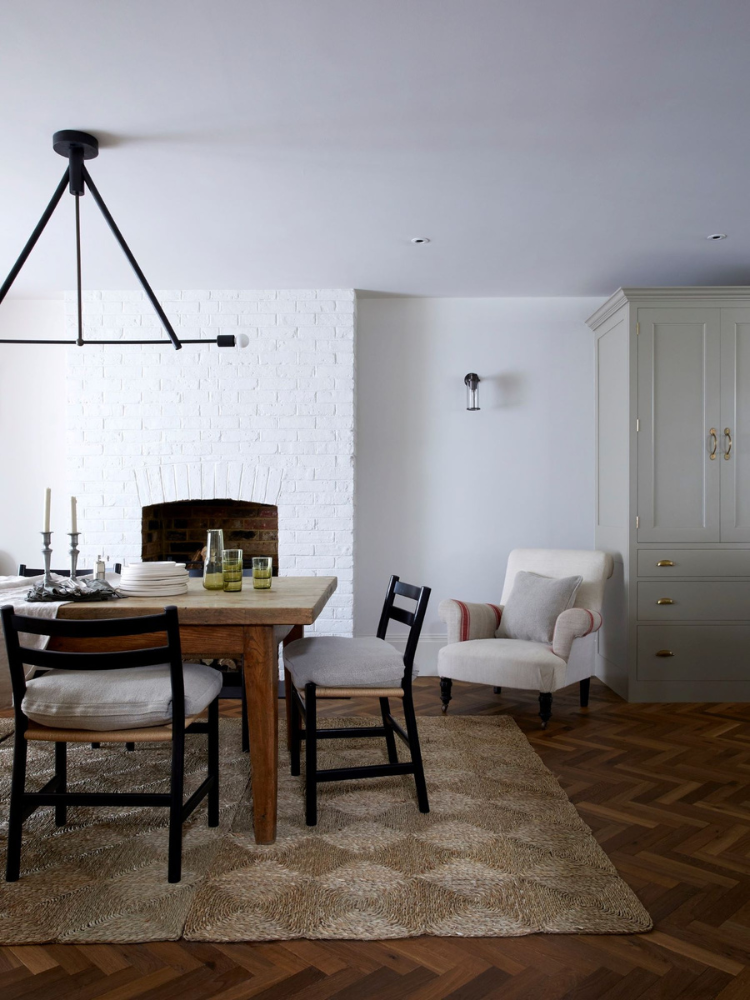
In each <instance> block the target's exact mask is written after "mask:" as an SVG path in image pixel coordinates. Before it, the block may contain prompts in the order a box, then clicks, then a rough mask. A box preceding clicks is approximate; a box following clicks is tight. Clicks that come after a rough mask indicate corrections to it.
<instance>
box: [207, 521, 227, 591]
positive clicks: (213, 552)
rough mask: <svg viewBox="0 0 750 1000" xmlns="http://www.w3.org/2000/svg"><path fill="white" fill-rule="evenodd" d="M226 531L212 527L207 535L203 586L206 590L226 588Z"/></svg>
mask: <svg viewBox="0 0 750 1000" xmlns="http://www.w3.org/2000/svg"><path fill="white" fill-rule="evenodd" d="M223 552H224V532H223V531H222V530H221V528H210V529H209V531H208V535H207V537H206V556H205V559H204V560H203V586H204V587H205V588H206V590H223V589H224V564H223V561H222V553H223Z"/></svg>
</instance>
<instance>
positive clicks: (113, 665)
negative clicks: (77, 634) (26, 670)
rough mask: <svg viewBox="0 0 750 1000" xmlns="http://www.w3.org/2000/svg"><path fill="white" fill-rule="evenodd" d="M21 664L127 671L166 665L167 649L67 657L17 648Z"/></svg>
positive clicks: (60, 654)
mask: <svg viewBox="0 0 750 1000" xmlns="http://www.w3.org/2000/svg"><path fill="white" fill-rule="evenodd" d="M18 650H19V653H20V655H21V657H22V659H23V662H24V663H26V664H27V665H29V666H33V667H45V668H46V669H54V670H122V669H124V668H126V667H152V666H155V665H156V664H157V663H169V657H170V649H169V646H149V647H148V648H147V649H129V650H123V651H122V652H117V653H67V652H65V653H64V652H60V651H58V650H51V649H29V648H28V647H27V646H19V647H18Z"/></svg>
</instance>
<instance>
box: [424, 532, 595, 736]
mask: <svg viewBox="0 0 750 1000" xmlns="http://www.w3.org/2000/svg"><path fill="white" fill-rule="evenodd" d="M613 568H614V563H613V560H612V556H610V555H609V554H608V553H606V552H597V551H590V550H588V549H514V550H513V552H511V554H510V556H509V557H508V567H507V570H506V573H505V583H504V585H503V592H502V597H501V598H500V603H499V604H468V603H466V602H464V601H457V600H446V601H441V603H440V607H439V614H440V617H441V618H442V620H443V621H444V622H445V623H446V625H447V626H448V645H447V646H444V647H443V648H442V649H441V650H440V653H439V655H438V673H439V674H440V697H441V699H442V702H443V712H445V711H447V709H448V702H449V701H450V700H451V685H452V682H453V681H454V680H460V681H472V682H474V683H476V684H491V685H493V687H494V688H495V690H496V691H498V692H499V690H500V688H501V687H511V688H532V689H535V690H538V691H539V716H540V718H541V720H542V729H545V728H546V726H547V722H548V721H549V719H550V717H551V715H552V694H553V692H554V691H557V690H558V688H562V687H566V686H567V685H568V684H574V683H576V682H578V683H579V684H580V699H581V705H582V706H583V707H586V705H588V698H589V685H590V681H591V677H592V675H593V673H594V656H595V642H596V639H595V637H594V633H595V632H597V631H598V630H599V628H600V627H601V624H602V615H601V607H602V599H603V597H604V585H605V583H606V581H607V580H608V579H609V577H611V576H612V570H613ZM520 570H526V571H527V572H531V573H538V574H539V575H540V576H547V577H552V578H556V579H559V578H561V577H566V576H581V577H582V578H583V580H582V583H581V586H580V587H579V588H578V592H577V594H576V600H575V605H574V606H573V607H572V608H568V609H567V610H566V611H563V612H562V614H560V615H559V616H558V618H557V621H556V623H555V629H554V634H553V637H552V644H551V645H547V644H546V643H542V642H527V641H525V640H522V639H498V638H496V637H495V632H496V630H497V628H498V626H499V625H500V621H501V619H502V614H503V605H504V603H505V602H506V601H507V599H508V597H509V595H510V592H511V591H512V589H513V584H514V582H515V578H516V573H518V572H519V571H520Z"/></svg>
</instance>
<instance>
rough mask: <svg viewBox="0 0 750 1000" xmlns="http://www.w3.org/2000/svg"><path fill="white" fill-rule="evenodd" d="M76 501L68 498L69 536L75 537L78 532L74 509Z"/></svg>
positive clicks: (73, 498)
mask: <svg viewBox="0 0 750 1000" xmlns="http://www.w3.org/2000/svg"><path fill="white" fill-rule="evenodd" d="M77 504H78V501H77V500H76V498H75V497H71V498H70V531H71V534H73V535H75V534H76V533H77V531H78V518H77V516H76V507H77Z"/></svg>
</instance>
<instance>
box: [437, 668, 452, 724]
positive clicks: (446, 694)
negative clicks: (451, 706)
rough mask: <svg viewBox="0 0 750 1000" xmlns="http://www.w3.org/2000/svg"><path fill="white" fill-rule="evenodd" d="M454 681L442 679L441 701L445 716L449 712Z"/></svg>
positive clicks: (446, 678) (448, 678)
mask: <svg viewBox="0 0 750 1000" xmlns="http://www.w3.org/2000/svg"><path fill="white" fill-rule="evenodd" d="M452 687H453V681H452V680H451V679H450V677H441V678H440V700H441V701H442V703H443V715H445V713H446V712H447V711H448V702H449V701H450V700H451V688H452Z"/></svg>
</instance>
